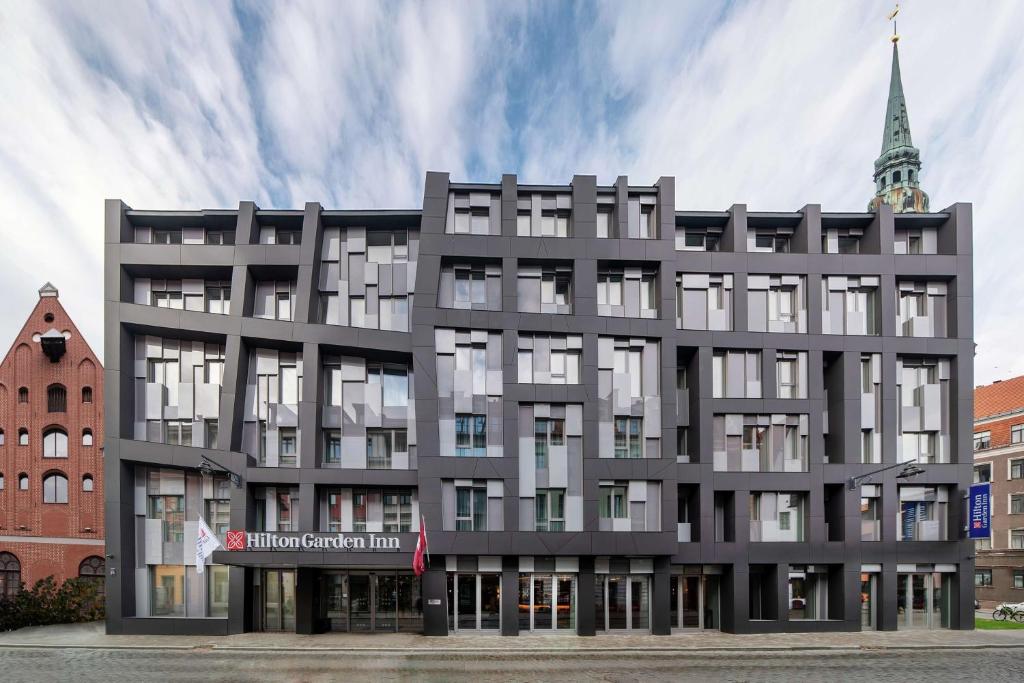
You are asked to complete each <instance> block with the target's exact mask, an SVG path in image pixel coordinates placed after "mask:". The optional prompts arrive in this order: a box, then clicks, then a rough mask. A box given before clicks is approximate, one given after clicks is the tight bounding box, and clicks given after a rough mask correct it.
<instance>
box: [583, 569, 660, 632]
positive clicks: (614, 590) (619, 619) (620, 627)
mask: <svg viewBox="0 0 1024 683" xmlns="http://www.w3.org/2000/svg"><path fill="white" fill-rule="evenodd" d="M650 596H651V579H650V576H645V575H640V576H629V575H627V576H621V575H611V574H603V575H602V574H599V575H598V576H596V577H595V581H594V625H595V628H596V629H597V631H641V632H645V633H646V632H648V631H649V630H650V627H651V597H650Z"/></svg>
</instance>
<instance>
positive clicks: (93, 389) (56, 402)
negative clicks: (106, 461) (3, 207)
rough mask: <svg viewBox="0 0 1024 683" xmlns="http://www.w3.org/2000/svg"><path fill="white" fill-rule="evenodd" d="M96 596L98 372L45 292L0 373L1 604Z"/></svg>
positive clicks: (100, 559)
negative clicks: (87, 584) (35, 589)
mask: <svg viewBox="0 0 1024 683" xmlns="http://www.w3.org/2000/svg"><path fill="white" fill-rule="evenodd" d="M50 575H52V576H53V577H54V578H55V579H56V580H57V581H58V582H60V581H63V580H64V579H66V578H70V577H76V576H95V577H97V578H96V579H95V580H96V581H97V582H99V583H100V585H101V586H102V581H103V575H104V546H103V367H102V366H101V365H100V362H99V360H98V359H97V358H96V354H94V353H93V351H92V349H91V348H90V347H89V344H88V343H87V342H86V341H85V339H84V338H83V337H82V335H81V333H79V331H78V328H77V327H75V324H74V322H72V320H71V317H70V316H69V315H68V313H67V311H65V310H64V307H63V306H61V304H60V301H59V299H58V293H57V289H56V288H55V287H54V286H53V285H51V284H50V283H46V285H44V286H43V288H42V289H40V290H39V303H38V304H36V307H35V309H34V310H33V311H32V313H31V315H29V317H28V320H27V321H26V322H25V325H24V327H22V329H21V332H20V333H19V334H18V336H17V337H16V338H15V339H14V343H13V344H11V347H10V350H9V351H8V352H7V355H6V357H5V358H4V359H3V362H2V363H0V594H7V595H10V594H13V593H14V592H16V591H17V590H18V588H19V584H24V585H25V586H31V585H32V584H34V583H35V582H36V581H37V580H39V579H42V578H45V577H47V576H50Z"/></svg>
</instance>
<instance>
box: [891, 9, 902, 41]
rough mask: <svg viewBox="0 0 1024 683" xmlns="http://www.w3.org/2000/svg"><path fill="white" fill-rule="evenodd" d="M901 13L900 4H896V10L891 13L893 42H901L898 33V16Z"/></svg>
mask: <svg viewBox="0 0 1024 683" xmlns="http://www.w3.org/2000/svg"><path fill="white" fill-rule="evenodd" d="M899 13H900V3H898V2H897V3H896V9H894V10H893V11H891V12H889V21H891V22H892V38H891V40H892V42H894V43H898V42H899V40H900V34H898V33H896V15H897V14H899Z"/></svg>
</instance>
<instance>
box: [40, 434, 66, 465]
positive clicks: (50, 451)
mask: <svg viewBox="0 0 1024 683" xmlns="http://www.w3.org/2000/svg"><path fill="white" fill-rule="evenodd" d="M43 457H44V458H66V457H68V435H67V432H65V431H64V430H63V429H50V430H47V431H45V432H43Z"/></svg>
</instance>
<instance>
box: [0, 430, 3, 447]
mask: <svg viewBox="0 0 1024 683" xmlns="http://www.w3.org/2000/svg"><path fill="white" fill-rule="evenodd" d="M3 445H4V430H2V429H0V446H3Z"/></svg>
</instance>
